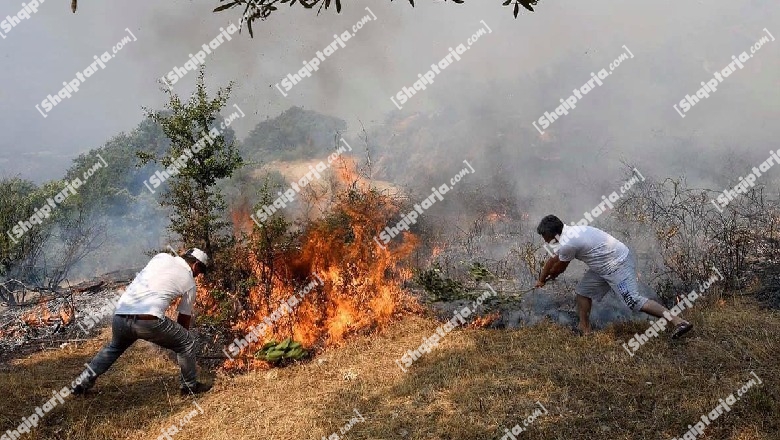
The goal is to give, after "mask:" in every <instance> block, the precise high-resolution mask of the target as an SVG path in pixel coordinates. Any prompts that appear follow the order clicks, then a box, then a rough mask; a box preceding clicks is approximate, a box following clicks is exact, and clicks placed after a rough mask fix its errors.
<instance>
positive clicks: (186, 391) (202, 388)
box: [181, 382, 212, 396]
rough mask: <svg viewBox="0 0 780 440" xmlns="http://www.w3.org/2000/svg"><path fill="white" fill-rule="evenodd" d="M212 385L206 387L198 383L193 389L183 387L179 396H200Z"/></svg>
mask: <svg viewBox="0 0 780 440" xmlns="http://www.w3.org/2000/svg"><path fill="white" fill-rule="evenodd" d="M211 387H212V385H208V384H205V383H202V382H198V383H196V384H195V386H194V387H189V386H186V385H185V386H184V388H182V389H181V395H182V396H189V395H190V394H200V393H205V392H206V391H208V390H210V389H211Z"/></svg>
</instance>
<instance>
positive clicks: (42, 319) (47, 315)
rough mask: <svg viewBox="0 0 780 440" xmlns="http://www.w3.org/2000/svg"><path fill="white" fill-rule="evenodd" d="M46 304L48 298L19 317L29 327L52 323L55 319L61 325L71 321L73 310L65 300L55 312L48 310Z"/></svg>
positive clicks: (73, 314)
mask: <svg viewBox="0 0 780 440" xmlns="http://www.w3.org/2000/svg"><path fill="white" fill-rule="evenodd" d="M48 304H49V300H44V301H42V302H41V303H40V304H38V307H36V308H34V309H32V310H30V311H29V312H27V313H24V314H23V315H21V316H20V317H19V319H20V320H22V322H24V323H25V324H27V325H28V326H30V327H43V326H47V325H53V324H54V323H56V322H57V321H61V322H62V325H68V324H70V323H71V322H72V321H73V318H74V316H75V310H74V309H73V306H72V305H70V303H67V302H66V303H65V304H63V305H62V306H60V309H59V310H58V311H57V313H56V314H55V313H52V312H51V311H50V310H49V307H48Z"/></svg>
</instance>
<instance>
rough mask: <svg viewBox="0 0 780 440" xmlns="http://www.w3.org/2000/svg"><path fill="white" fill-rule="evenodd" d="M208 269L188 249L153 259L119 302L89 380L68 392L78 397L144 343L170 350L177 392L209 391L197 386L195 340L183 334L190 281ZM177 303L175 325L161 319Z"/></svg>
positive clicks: (204, 258)
mask: <svg viewBox="0 0 780 440" xmlns="http://www.w3.org/2000/svg"><path fill="white" fill-rule="evenodd" d="M208 267H209V258H208V255H206V253H205V252H203V251H202V250H200V249H197V248H193V249H190V250H189V251H187V252H185V253H184V254H182V255H181V256H179V257H174V256H172V255H170V254H157V255H155V256H154V258H152V259H151V261H149V263H148V264H147V265H146V267H144V268H143V270H142V271H141V272H140V273H139V274H138V275H137V276H136V277H135V279H134V280H133V282H132V283H131V284H130V285H129V286H128V287H127V289H125V292H124V293H123V294H122V296H121V297H120V298H119V303H118V304H117V308H116V311H115V312H114V319H113V322H112V325H111V342H109V343H108V344H106V346H104V347H103V349H102V350H100V352H99V353H98V354H97V355H96V356H95V357H94V358H93V359H92V361H91V362H90V363H89V369H91V370H92V371H94V376H92V377H91V378H90V380H89V381H88V382H86V383H84V384H83V385H79V386H77V387H76V388H74V390H73V392H74V394H84V393H86V391H87V390H88V389H90V388H92V386H94V384H95V379H97V377H98V376H100V375H101V374H103V373H105V372H106V370H108V369H109V368H110V367H111V365H113V364H114V362H116V360H117V359H118V358H119V356H121V355H122V353H124V351H125V350H127V349H128V348H129V347H130V346H131V345H133V343H134V342H135V341H137V340H138V339H144V340H146V341H149V342H153V343H155V344H157V345H159V346H161V347H163V348H167V349H170V350H173V351H175V352H176V354H177V360H178V363H179V366H180V367H181V392H182V395H185V394H188V393H195V394H197V393H202V392H204V391H208V390H209V389H210V388H211V386H210V385H206V384H203V383H200V382H198V381H197V374H196V370H195V337H194V336H193V335H192V334H191V333H190V332H189V331H188V330H189V328H190V324H191V321H192V306H193V305H194V304H195V293H196V286H195V277H197V276H198V275H200V274H201V273H204V272H205V271H206V270H207V269H208ZM176 298H181V302H180V303H179V308H178V312H179V314H178V317H177V319H176V322H174V321H172V320H171V319H169V318H168V317H166V316H165V310H167V309H168V306H170V304H171V302H173V300H175V299H176Z"/></svg>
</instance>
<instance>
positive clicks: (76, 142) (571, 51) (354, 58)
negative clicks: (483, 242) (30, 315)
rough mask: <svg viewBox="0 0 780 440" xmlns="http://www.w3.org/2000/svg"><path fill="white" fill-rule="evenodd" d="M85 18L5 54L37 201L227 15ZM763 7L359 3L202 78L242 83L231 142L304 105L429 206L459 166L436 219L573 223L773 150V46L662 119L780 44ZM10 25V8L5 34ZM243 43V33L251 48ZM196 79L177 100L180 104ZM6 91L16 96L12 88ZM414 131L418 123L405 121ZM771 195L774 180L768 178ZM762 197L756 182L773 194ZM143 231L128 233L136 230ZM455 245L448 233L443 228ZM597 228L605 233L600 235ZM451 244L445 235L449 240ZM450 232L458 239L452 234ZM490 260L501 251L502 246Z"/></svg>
mask: <svg viewBox="0 0 780 440" xmlns="http://www.w3.org/2000/svg"><path fill="white" fill-rule="evenodd" d="M84 3H85V4H84V5H80V8H79V11H78V13H77V14H75V15H74V14H71V12H70V10H69V8H68V7H67V6H66V5H59V4H56V3H49V2H47V3H45V4H44V5H42V7H41V8H40V11H39V12H38V13H37V14H36V15H35V16H34V17H32V18H31V19H30V20H27V21H25V22H23V23H21V25H19V26H18V27H17V28H15V29H14V30H13V31H12V32H10V33H9V34H8V35H7V38H6V39H5V40H2V42H0V57H2V59H3V60H4V64H5V65H7V66H12V67H13V68H7V69H3V70H2V72H0V78H2V80H3V81H2V84H5V85H6V87H3V88H2V90H0V99H2V101H3V102H5V103H7V104H6V105H4V106H2V107H1V108H0V129H2V132H3V133H4V136H3V138H2V140H0V143H1V144H2V147H1V149H0V174H2V175H16V174H21V175H22V176H23V177H25V178H29V179H32V180H34V181H36V182H43V181H46V180H48V179H52V178H57V177H59V176H61V174H62V172H63V171H64V170H65V168H66V167H67V166H68V160H67V159H68V158H73V157H75V156H76V155H77V154H78V153H81V152H84V151H87V150H89V149H91V148H95V147H97V146H99V145H102V144H103V142H105V141H106V140H107V139H108V138H110V137H111V136H114V135H116V134H117V133H118V132H120V131H129V130H131V129H132V128H134V127H135V126H136V125H137V124H138V123H139V122H140V121H141V120H142V118H143V111H142V107H144V106H146V107H151V108H159V107H161V105H162V104H163V102H164V99H165V96H164V94H163V93H162V92H161V91H160V90H159V89H160V87H161V85H160V84H158V82H157V81H158V79H159V78H160V77H162V76H164V75H165V74H166V73H167V72H168V71H170V70H172V69H173V67H174V66H182V65H183V64H184V63H185V62H186V61H187V60H188V58H189V54H190V53H194V52H196V51H197V50H198V48H199V47H200V46H201V45H202V44H204V43H208V42H209V41H210V40H211V39H212V38H214V37H215V36H216V35H217V34H218V33H219V31H220V27H226V26H227V25H228V24H229V23H230V22H231V21H232V22H236V23H237V21H238V19H239V15H240V12H239V11H237V10H236V11H227V12H223V13H218V14H214V13H212V12H211V10H212V9H213V8H214V7H216V6H217V2H216V1H213V0H209V1H203V0H200V1H194V2H182V1H176V2H166V3H156V2H155V3H152V2H130V3H123V4H116V3H104V2H86V1H85V2H84ZM773 6H774V4H773V3H770V2H767V1H754V2H750V3H749V4H742V3H735V2H731V1H726V0H714V1H708V2H706V3H705V2H703V1H699V2H689V3H680V2H675V1H672V0H661V1H656V2H645V3H636V2H630V3H625V2H617V1H608V0H596V1H590V2H587V3H583V2H577V1H574V0H566V1H560V2H553V1H543V2H540V4H539V5H538V7H537V8H536V10H537V12H536V13H534V14H527V15H523V16H521V17H519V18H518V19H516V20H515V19H513V18H512V15H511V11H510V9H508V8H502V7H501V2H500V1H498V0H496V1H482V0H480V1H468V2H466V4H464V5H456V4H453V3H452V2H417V6H416V7H415V8H412V7H410V6H409V5H408V4H406V3H405V2H390V1H380V2H368V1H355V2H350V3H349V4H348V5H345V7H344V9H343V11H342V13H341V14H336V13H335V10H329V11H324V12H322V13H321V14H320V15H317V14H316V12H315V11H314V10H304V9H303V8H301V7H299V6H298V5H296V6H295V7H292V8H290V7H288V8H282V9H280V10H279V11H277V13H275V14H274V15H272V17H271V18H270V19H269V20H268V21H265V22H262V23H257V24H256V26H255V38H254V39H249V38H248V35H245V34H244V35H241V36H238V37H237V38H234V39H233V40H232V41H229V42H225V43H224V44H222V45H221V46H220V47H219V48H218V49H216V50H215V51H214V53H213V54H211V55H209V57H208V58H207V60H206V66H207V70H206V73H207V84H208V85H209V88H210V89H211V90H212V91H214V90H215V89H216V87H217V86H220V85H225V84H227V83H228V82H229V81H236V82H237V87H236V89H235V91H234V94H233V98H232V100H231V103H230V104H232V103H237V104H239V105H240V106H241V108H242V109H244V110H245V111H246V113H247V117H246V118H243V119H242V120H240V121H236V124H235V125H234V126H233V128H235V130H236V132H237V135H238V138H240V139H243V138H244V137H245V136H246V135H247V134H248V132H249V131H250V130H251V129H252V128H253V127H254V125H255V124H256V123H258V122H260V121H262V120H264V119H265V118H267V117H269V116H271V117H273V116H276V115H278V114H280V113H281V112H283V111H284V110H286V109H287V108H289V107H290V106H293V105H297V106H303V107H304V108H306V109H308V110H316V111H319V112H322V113H325V114H328V115H331V116H336V117H340V118H343V119H345V120H346V121H347V122H348V124H349V133H347V134H348V135H350V136H352V137H353V138H354V137H357V135H358V134H359V132H360V129H361V125H360V122H363V123H364V124H365V125H366V127H367V129H368V132H369V134H370V136H369V145H370V149H371V151H372V155H374V154H375V155H376V156H373V159H375V160H376V163H377V165H378V166H377V167H376V169H377V170H378V171H377V176H376V177H377V178H381V179H384V180H388V181H391V182H395V183H398V184H403V185H408V186H410V187H412V188H414V189H415V190H416V191H418V192H419V193H420V194H425V193H426V191H428V190H427V188H430V186H431V185H438V184H440V183H442V182H445V181H447V180H448V179H449V176H450V175H452V174H454V173H455V172H457V171H458V170H459V169H460V168H459V164H460V163H461V161H462V160H464V159H468V160H469V162H470V163H471V164H473V166H474V167H475V169H476V171H477V172H476V174H475V175H474V179H473V181H472V180H469V181H468V182H466V183H465V184H464V186H463V187H460V188H458V189H457V190H456V191H455V192H453V193H452V196H451V198H448V200H447V201H446V202H445V203H444V204H443V205H444V206H445V207H446V210H444V211H436V210H435V209H433V210H431V213H430V215H431V216H432V218H433V217H435V216H437V215H438V216H442V217H448V218H450V219H452V217H453V216H452V215H451V214H452V213H453V212H456V213H463V216H462V217H458V218H455V219H454V220H452V222H453V223H454V224H458V222H461V223H469V222H471V221H472V220H473V218H471V217H470V216H469V214H470V213H473V212H474V207H473V205H474V203H475V202H474V200H475V199H476V196H475V195H479V196H481V197H482V199H484V200H483V202H484V203H482V204H481V205H480V206H481V207H495V206H505V207H507V209H510V210H512V211H513V212H514V213H519V212H523V213H525V214H527V215H528V218H529V223H534V222H535V221H537V220H538V219H539V218H541V216H543V215H545V214H548V213H556V214H557V215H558V216H560V217H561V218H563V219H564V220H565V221H567V222H568V221H576V220H578V219H579V218H581V217H582V214H583V212H586V211H589V210H590V209H592V208H593V207H594V206H596V205H597V204H598V203H599V202H601V196H602V195H605V194H609V193H611V192H612V191H615V190H616V189H618V188H619V187H620V185H621V184H622V183H623V181H624V179H625V172H624V171H625V163H628V164H631V165H632V166H636V167H637V169H638V170H639V171H641V173H642V174H643V175H645V176H648V177H650V176H652V177H654V178H657V179H663V178H665V177H667V176H679V175H685V176H687V178H688V181H689V182H690V183H691V184H692V185H694V186H697V185H698V186H704V187H711V188H714V189H720V188H725V187H727V186H729V183H730V182H733V181H734V180H736V179H737V177H738V176H740V175H744V172H745V170H746V169H747V168H749V167H750V166H754V165H756V164H758V163H759V162H760V161H761V160H763V158H765V157H766V156H767V153H768V150H769V149H774V148H775V147H776V145H775V139H776V138H777V131H778V128H777V126H776V124H773V123H771V122H769V121H773V120H774V119H776V118H777V116H778V110H777V105H776V102H777V101H778V99H779V98H780V96H778V95H779V94H780V88H778V87H777V79H776V78H777V77H778V71H779V70H780V57H778V56H777V51H778V48H780V43H778V42H770V43H768V44H766V45H765V46H764V47H763V48H762V49H761V50H760V51H758V52H757V53H756V54H755V56H754V57H753V58H751V60H750V61H748V62H746V63H745V67H744V69H740V70H738V71H736V72H735V73H734V74H733V75H731V76H730V77H729V78H727V79H726V80H725V81H724V82H723V83H722V84H721V85H720V88H719V90H718V91H717V92H715V93H713V94H712V95H711V96H710V97H709V98H707V99H704V100H702V102H700V103H698V104H697V105H696V106H695V107H694V108H692V109H691V111H690V112H689V113H687V114H686V117H685V118H681V117H680V116H679V115H678V114H677V112H675V110H674V109H673V107H672V106H673V104H676V103H678V102H679V101H680V100H681V99H683V98H684V97H685V95H686V94H694V93H695V91H696V90H697V89H698V88H699V87H700V82H701V81H706V80H708V79H709V78H712V73H713V72H715V71H717V70H720V69H722V68H723V67H724V66H725V65H727V64H728V63H729V62H730V61H731V56H732V55H737V54H739V53H741V52H743V51H745V50H748V48H749V47H750V46H751V45H752V44H754V43H755V41H757V40H758V39H759V38H761V37H762V36H763V35H765V34H764V31H763V29H764V28H767V29H768V30H770V31H772V32H773V34H774V35H775V36H778V35H780V10H778V9H777V8H776V7H773ZM365 7H369V8H370V9H371V11H372V12H373V13H374V14H375V15H376V17H377V18H376V20H375V21H369V22H367V23H366V24H365V25H364V26H363V28H362V29H361V30H359V31H358V32H357V34H356V35H355V36H354V37H352V38H351V39H350V40H349V41H348V42H347V43H346V47H343V48H339V49H338V50H337V51H336V52H335V53H334V54H333V55H332V56H330V57H328V58H327V59H326V60H325V61H324V62H323V63H322V64H321V66H320V68H319V70H318V71H317V72H314V73H313V75H312V77H310V78H305V79H304V80H303V81H302V82H301V83H300V84H297V85H296V86H295V87H294V88H293V89H292V90H291V92H290V93H289V95H288V96H287V97H284V96H282V95H281V94H280V93H279V91H278V90H277V88H276V87H275V84H276V83H277V82H280V81H281V79H282V78H284V77H285V76H286V75H287V74H288V73H294V72H296V71H297V70H298V69H300V67H301V66H302V65H303V63H302V62H303V61H304V60H309V59H311V58H313V57H314V56H316V52H317V51H318V50H322V49H323V47H324V46H326V45H327V44H329V43H330V42H331V41H333V35H334V34H341V33H342V32H343V31H345V30H351V28H352V26H353V25H354V24H355V23H356V22H357V21H359V20H360V19H361V18H362V17H363V16H364V15H366V14H367V11H366V10H365V9H364V8H365ZM16 8H17V7H16V6H13V7H12V6H11V5H7V6H6V7H5V9H6V11H0V16H2V15H5V13H6V12H7V13H9V14H10V13H11V12H13V10H14V9H16ZM483 22H484V23H485V24H487V25H488V26H489V27H490V29H491V31H492V32H491V33H488V34H486V35H483V36H482V37H481V38H480V39H479V40H478V41H476V42H475V43H474V44H473V45H472V47H471V48H470V49H469V50H468V51H467V52H466V53H465V54H463V56H462V59H461V60H460V61H457V62H455V63H453V64H452V65H450V66H449V67H448V68H447V69H446V70H444V71H442V73H441V74H440V75H437V77H436V79H435V81H434V82H433V84H430V85H429V87H428V88H427V90H425V91H422V92H419V93H418V94H417V95H415V96H414V97H413V98H411V99H410V100H409V101H408V102H407V103H406V104H405V105H404V106H403V109H402V110H398V109H397V108H396V107H395V105H393V103H392V102H391V100H390V97H391V96H394V95H395V94H396V93H397V92H398V91H399V90H401V88H402V87H404V86H407V87H408V86H410V85H411V84H412V83H413V82H414V81H416V80H417V78H418V77H417V75H418V74H422V73H424V72H425V71H427V70H428V69H429V68H430V65H431V64H433V63H437V62H438V61H439V60H441V59H442V58H443V57H444V56H446V55H447V54H448V53H449V48H450V47H456V46H457V45H458V44H461V43H464V44H465V43H466V40H467V39H468V38H469V37H470V36H471V35H472V34H474V33H475V32H476V31H477V30H479V29H480V28H483V27H484V26H485V25H484V24H483ZM125 28H128V29H130V30H131V31H132V32H133V33H134V34H135V35H136V36H137V37H138V41H136V42H133V43H130V44H128V45H127V46H126V47H125V48H124V49H122V51H121V52H119V53H118V54H117V55H116V57H115V58H114V59H113V60H112V61H111V63H110V64H109V65H108V66H107V68H106V69H105V70H101V71H99V72H97V73H96V74H95V75H94V76H93V77H92V78H89V81H87V82H86V83H85V84H83V86H82V88H81V90H80V91H79V92H78V93H77V94H75V95H74V96H73V97H72V98H71V99H69V100H66V101H64V102H63V103H61V104H59V105H58V106H57V107H56V108H55V109H54V110H53V111H52V112H51V114H49V116H48V117H47V118H43V117H42V116H41V115H40V114H39V113H38V112H37V111H36V110H35V108H34V105H35V104H37V103H39V102H40V101H41V100H42V99H43V98H45V97H46V95H48V94H53V93H55V92H56V91H57V90H59V89H60V88H61V85H60V84H61V83H62V81H66V80H68V79H70V78H72V77H73V75H74V72H76V71H80V70H82V69H83V68H84V67H86V66H87V65H88V64H89V63H90V62H91V61H92V56H93V55H95V54H100V53H102V52H104V51H106V50H109V49H110V48H111V46H112V45H114V44H115V43H116V41H118V40H119V39H121V38H122V37H123V36H124V35H125ZM244 32H246V30H244ZM623 46H626V47H627V48H629V49H630V51H631V53H632V54H633V55H634V57H633V58H630V59H627V60H624V61H623V62H622V63H621V65H620V66H619V67H617V68H616V69H615V70H614V72H613V73H612V74H611V75H609V77H608V78H606V79H605V80H604V81H603V85H601V86H598V87H596V88H594V90H592V91H591V92H590V93H588V94H587V95H586V96H584V97H583V98H582V99H581V100H580V101H579V102H578V103H577V106H576V108H574V109H571V110H570V111H569V114H567V115H565V116H562V117H561V118H560V119H558V120H556V121H555V122H554V123H553V124H552V125H551V126H550V127H549V128H547V129H546V130H544V131H545V134H544V135H542V134H540V133H539V132H538V131H537V130H536V129H535V128H534V127H533V125H532V122H533V121H536V120H538V119H539V117H540V116H542V115H543V114H544V112H553V111H554V109H555V108H556V107H557V106H558V105H560V101H559V100H560V99H565V98H566V97H568V96H569V95H570V94H571V93H572V90H573V89H574V88H578V87H580V86H582V85H583V84H584V83H585V82H586V81H588V80H589V79H590V78H591V75H590V74H591V72H598V71H599V70H601V69H604V68H608V66H609V64H610V62H612V61H614V60H615V59H616V58H617V57H618V56H619V55H620V54H621V53H623V52H625V49H624V48H623ZM195 77H196V74H195V73H194V72H193V73H190V74H189V75H188V76H186V77H185V78H184V79H183V80H181V81H180V82H178V83H177V84H176V85H175V90H176V92H177V93H179V94H181V95H184V96H186V95H188V94H189V93H190V92H191V91H192V89H193V87H194V81H195ZM11 85H13V87H11ZM415 115H416V116H415ZM768 179H774V178H773V177H771V176H770V177H768ZM769 181H770V180H768V181H767V182H766V183H769ZM144 221H147V220H144V219H139V222H141V223H140V224H143V222H144ZM450 226H452V227H454V225H452V224H451V225H450ZM596 226H602V227H603V225H601V224H599V223H596ZM448 227H449V226H448ZM453 230H454V229H453ZM497 246H498V247H497V248H496V249H495V250H494V251H491V252H493V253H496V254H501V253H505V252H506V246H505V245H500V244H499V245H497Z"/></svg>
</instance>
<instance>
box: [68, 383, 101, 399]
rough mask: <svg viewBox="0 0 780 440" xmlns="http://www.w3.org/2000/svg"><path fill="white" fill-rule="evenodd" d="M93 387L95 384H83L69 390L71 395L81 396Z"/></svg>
mask: <svg viewBox="0 0 780 440" xmlns="http://www.w3.org/2000/svg"><path fill="white" fill-rule="evenodd" d="M93 386H95V382H89V381H87V382H84V383H83V384H78V385H76V386H75V387H73V389H72V390H71V393H73V395H76V396H83V395H85V394H87V391H89V389H90V388H92V387H93Z"/></svg>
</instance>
